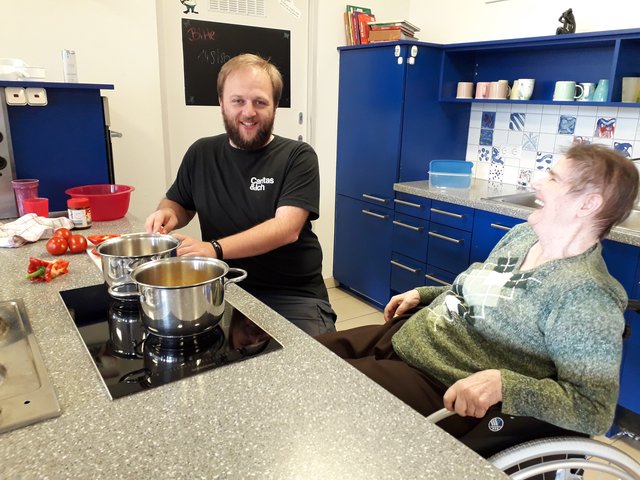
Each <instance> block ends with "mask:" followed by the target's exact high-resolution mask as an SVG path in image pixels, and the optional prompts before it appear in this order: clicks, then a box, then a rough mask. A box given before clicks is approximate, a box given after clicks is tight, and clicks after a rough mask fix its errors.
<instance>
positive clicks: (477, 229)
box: [469, 210, 526, 263]
mask: <svg viewBox="0 0 640 480" xmlns="http://www.w3.org/2000/svg"><path fill="white" fill-rule="evenodd" d="M523 222H526V220H522V219H520V218H514V217H508V216H506V215H500V214H498V213H492V212H487V211H485V210H476V213H475V215H474V219H473V237H472V240H471V258H470V260H469V261H470V263H474V262H484V261H485V260H486V259H487V257H488V256H489V253H491V250H493V247H495V246H496V244H497V243H498V242H499V241H500V239H501V238H502V237H504V236H505V234H506V233H507V232H508V231H509V230H510V229H511V228H512V227H513V226H514V225H517V224H519V223H523Z"/></svg>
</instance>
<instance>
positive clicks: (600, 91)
mask: <svg viewBox="0 0 640 480" xmlns="http://www.w3.org/2000/svg"><path fill="white" fill-rule="evenodd" d="M608 95H609V80H607V79H606V78H603V79H601V80H600V81H599V82H598V86H597V87H596V91H595V92H594V93H593V99H592V101H593V102H606V101H607V96H608Z"/></svg>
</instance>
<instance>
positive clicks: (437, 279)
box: [424, 274, 451, 286]
mask: <svg viewBox="0 0 640 480" xmlns="http://www.w3.org/2000/svg"><path fill="white" fill-rule="evenodd" d="M424 278H426V279H427V280H431V281H432V282H436V283H439V284H440V285H445V286H446V285H451V284H450V283H449V282H445V281H444V280H440V279H439V278H436V277H433V276H431V275H429V274H426V275H425V276H424Z"/></svg>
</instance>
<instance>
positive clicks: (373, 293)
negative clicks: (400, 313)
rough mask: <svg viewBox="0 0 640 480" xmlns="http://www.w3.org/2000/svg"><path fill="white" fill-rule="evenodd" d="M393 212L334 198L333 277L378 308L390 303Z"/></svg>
mask: <svg viewBox="0 0 640 480" xmlns="http://www.w3.org/2000/svg"><path fill="white" fill-rule="evenodd" d="M392 219H393V210H391V209H389V208H384V207H379V206H377V205H371V204H370V203H367V202H364V201H362V200H356V199H354V198H350V197H347V196H344V195H338V196H337V197H336V218H335V248H334V252H333V275H334V278H336V279H337V280H338V281H339V282H340V283H341V284H343V285H344V286H345V287H347V288H349V289H350V290H352V291H354V292H355V293H358V294H359V295H361V296H363V297H365V298H366V299H368V300H369V301H371V302H373V303H374V304H376V305H377V306H379V307H383V306H384V305H386V303H387V301H388V300H389V292H390V287H389V282H390V276H391V268H390V267H391V264H390V261H391V250H390V245H391V235H392V230H393V224H392Z"/></svg>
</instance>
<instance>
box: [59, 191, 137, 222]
mask: <svg viewBox="0 0 640 480" xmlns="http://www.w3.org/2000/svg"><path fill="white" fill-rule="evenodd" d="M134 190H135V188H134V187H130V186H128V185H84V186H82V187H73V188H68V189H67V190H65V191H64V193H66V194H67V195H69V196H71V197H86V198H88V199H89V206H90V207H91V218H92V220H95V221H96V222H106V221H109V220H117V219H118V218H122V217H124V216H125V215H126V214H127V211H128V210H129V200H130V199H131V192H133V191H134Z"/></svg>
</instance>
